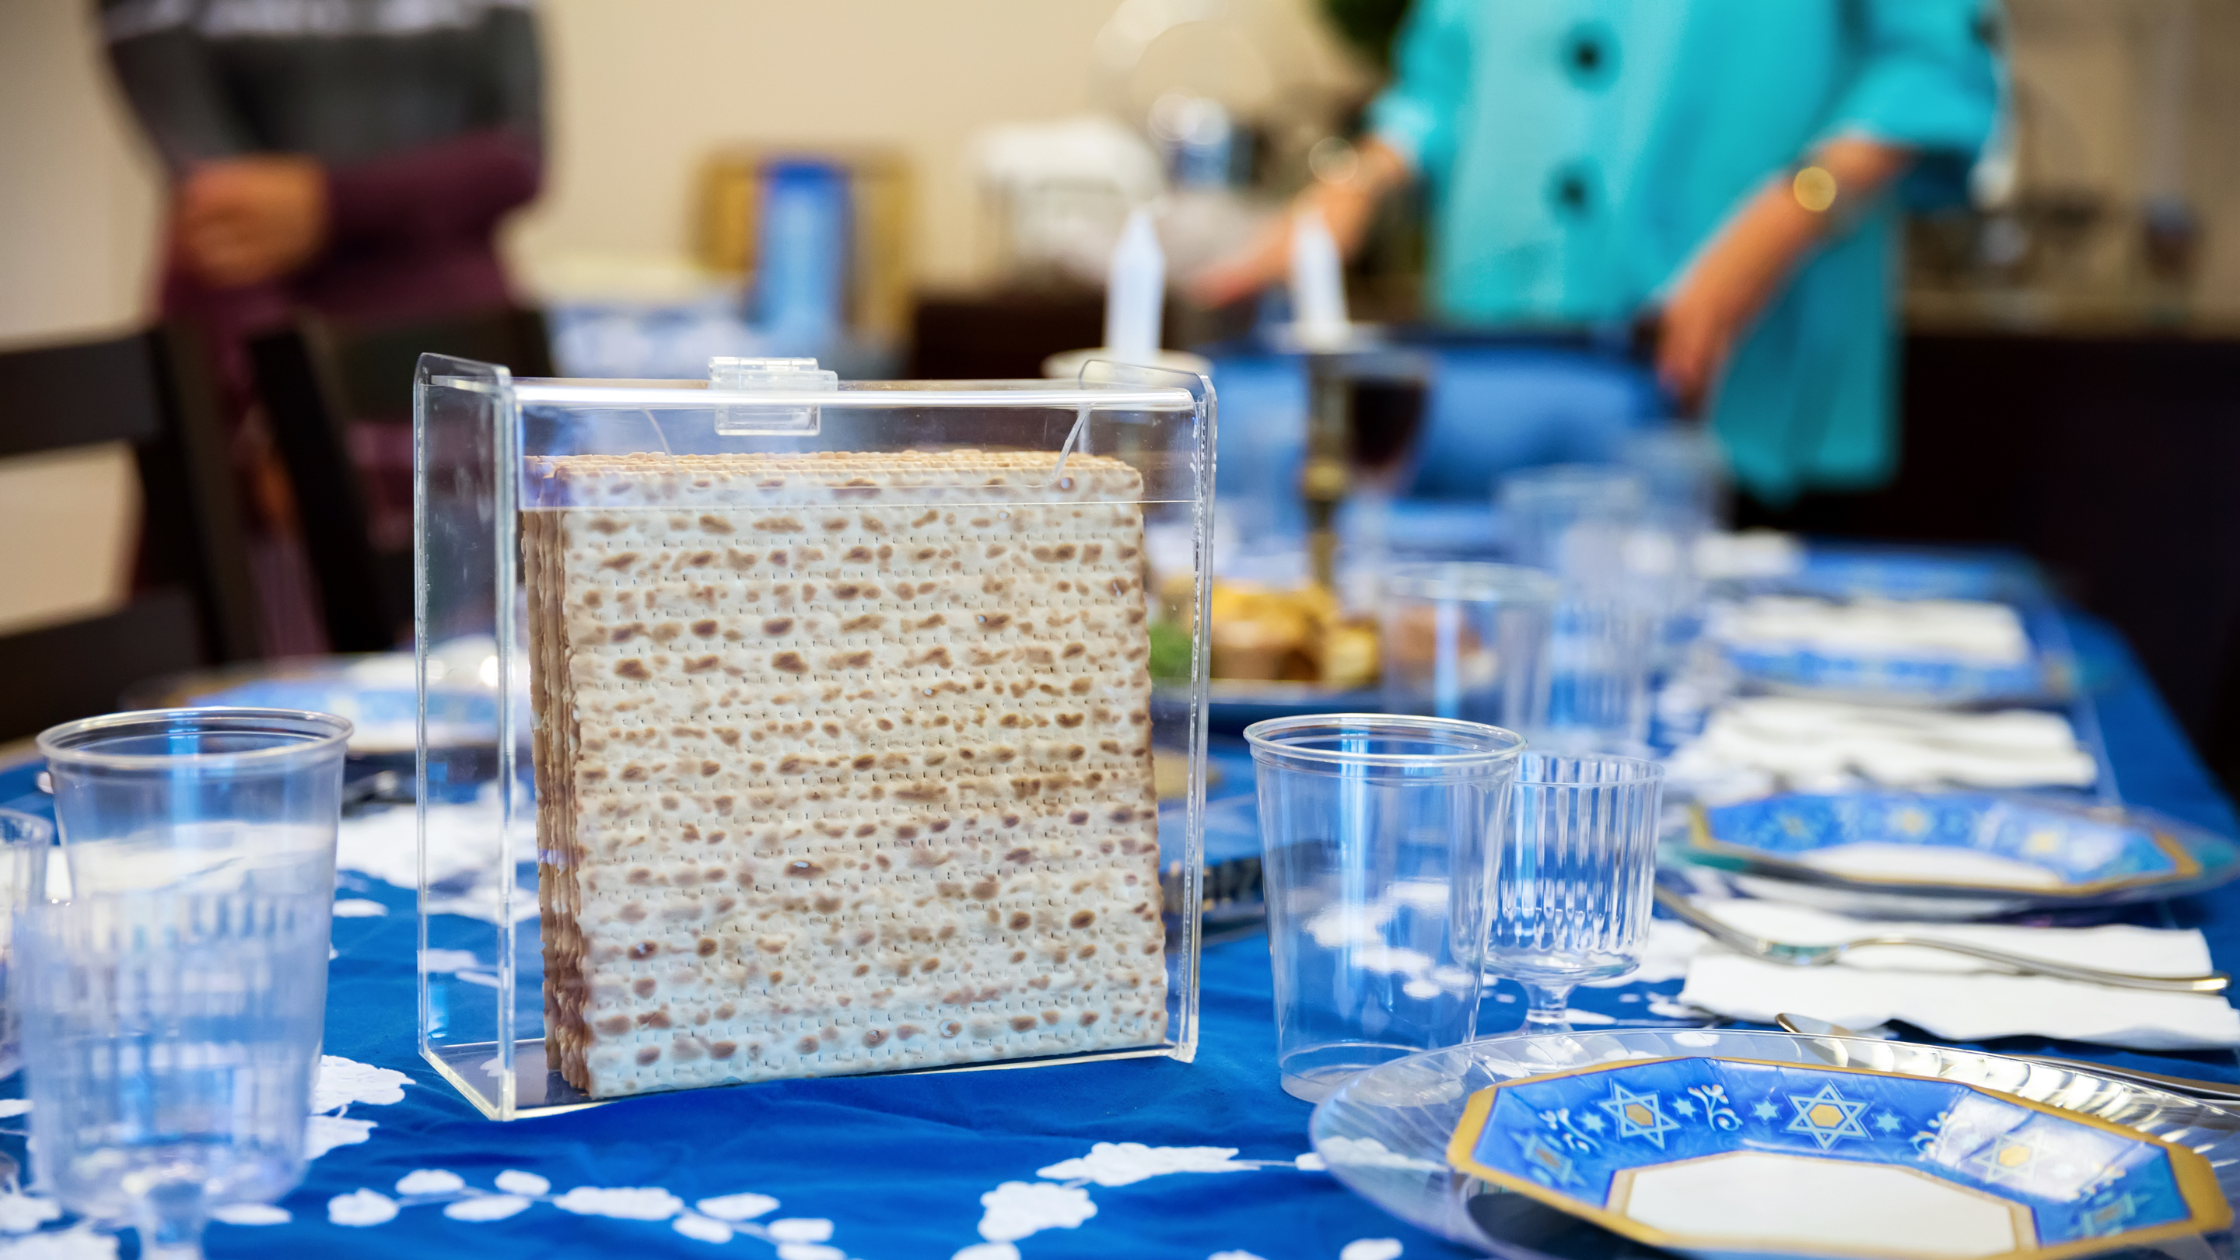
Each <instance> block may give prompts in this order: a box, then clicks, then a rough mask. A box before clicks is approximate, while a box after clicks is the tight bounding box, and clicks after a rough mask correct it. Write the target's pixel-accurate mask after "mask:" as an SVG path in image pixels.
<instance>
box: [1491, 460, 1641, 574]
mask: <svg viewBox="0 0 2240 1260" xmlns="http://www.w3.org/2000/svg"><path fill="white" fill-rule="evenodd" d="M1494 497H1495V504H1496V506H1497V507H1498V508H1499V509H1500V512H1501V519H1502V525H1503V528H1504V529H1506V531H1507V532H1508V539H1509V559H1510V560H1511V561H1512V562H1514V563H1517V564H1521V565H1526V566H1529V567H1531V568H1535V569H1545V570H1547V571H1548V572H1550V573H1553V574H1555V575H1556V576H1558V577H1559V578H1561V579H1562V580H1563V581H1564V583H1565V584H1566V585H1568V586H1579V585H1586V586H1592V587H1596V588H1610V589H1616V588H1617V587H1619V586H1621V585H1622V584H1623V583H1624V581H1625V574H1626V560H1627V557H1626V548H1627V545H1628V543H1629V542H1630V541H1631V539H1632V537H1633V534H1634V531H1635V530H1636V529H1637V528H1638V527H1639V525H1640V523H1641V517H1642V512H1643V510H1644V508H1645V506H1646V503H1647V491H1646V489H1645V488H1644V487H1643V485H1642V482H1641V478H1640V477H1639V476H1637V475H1635V474H1634V473H1633V472H1631V471H1630V470H1628V469H1625V468H1620V467H1617V466H1616V465H1606V464H1551V465H1548V466H1546V467H1542V468H1527V469H1524V470H1523V471H1521V472H1514V473H1510V474H1509V475H1508V476H1506V477H1503V478H1502V479H1501V482H1500V484H1499V486H1498V487H1497V488H1496V491H1495V496H1494Z"/></svg>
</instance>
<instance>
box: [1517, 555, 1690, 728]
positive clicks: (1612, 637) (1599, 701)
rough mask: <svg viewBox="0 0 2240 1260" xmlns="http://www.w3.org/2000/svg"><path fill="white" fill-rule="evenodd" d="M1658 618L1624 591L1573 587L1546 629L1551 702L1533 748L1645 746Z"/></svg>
mask: <svg viewBox="0 0 2240 1260" xmlns="http://www.w3.org/2000/svg"><path fill="white" fill-rule="evenodd" d="M1663 624H1664V622H1663V619H1662V618H1660V617H1659V616H1658V615H1657V613H1656V611H1655V610H1654V609H1652V608H1650V607H1648V606H1646V605H1643V604H1640V603H1636V602H1635V601H1634V600H1632V599H1630V598H1627V597H1626V596H1624V595H1601V594H1596V593H1593V592H1574V593H1569V594H1567V595H1566V596H1565V597H1564V598H1563V599H1561V600H1560V601H1558V602H1557V604H1556V606H1555V612H1554V614H1553V616H1552V618H1551V621H1550V626H1549V632H1548V702H1547V705H1546V707H1545V708H1543V709H1542V710H1541V717H1540V720H1539V721H1538V722H1536V723H1534V724H1532V725H1529V726H1527V727H1526V728H1525V729H1526V730H1527V731H1528V732H1529V733H1530V734H1531V736H1532V744H1533V747H1535V748H1539V749H1544V750H1546V751H1549V752H1563V753H1572V754H1580V753H1621V754H1628V755H1639V754H1641V753H1644V752H1646V751H1647V749H1648V739H1649V674H1650V669H1651V666H1652V664H1653V663H1654V661H1655V659H1656V652H1657V647H1658V645H1659V642H1660V640H1659V633H1660V630H1661V628H1662V626H1663Z"/></svg>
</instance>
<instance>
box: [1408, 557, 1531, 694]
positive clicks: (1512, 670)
mask: <svg viewBox="0 0 2240 1260" xmlns="http://www.w3.org/2000/svg"><path fill="white" fill-rule="evenodd" d="M1556 597H1557V586H1556V582H1555V579H1554V578H1552V577H1550V576H1549V575H1547V574H1546V573H1542V572H1540V571H1539V570H1537V569H1524V568H1517V567H1514V566H1510V565H1504V564H1478V563H1471V562H1460V561H1458V562H1451V563H1443V564H1411V565H1403V566H1400V567H1398V568H1395V569H1393V570H1392V571H1391V572H1389V573H1387V574H1386V575H1385V582H1384V596H1383V599H1382V601H1381V603H1382V606H1383V609H1382V611H1383V630H1384V634H1383V640H1382V655H1383V657H1384V707H1385V711H1386V712H1388V713H1403V714H1416V715H1420V716H1424V717H1442V718H1458V719H1461V720H1463V721H1468V722H1483V723H1486V724H1487V725H1490V726H1500V727H1507V728H1509V729H1512V730H1528V729H1530V728H1531V727H1533V726H1535V725H1537V724H1538V723H1539V722H1540V720H1541V718H1542V716H1543V714H1544V711H1545V709H1546V706H1547V698H1548V630H1549V624H1550V617H1551V615H1552V614H1553V612H1554V609H1555V604H1556Z"/></svg>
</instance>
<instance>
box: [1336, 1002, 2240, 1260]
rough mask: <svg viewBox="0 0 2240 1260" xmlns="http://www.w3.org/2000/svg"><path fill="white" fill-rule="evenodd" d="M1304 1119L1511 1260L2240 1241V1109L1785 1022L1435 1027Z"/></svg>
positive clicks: (1388, 1185) (1373, 1181)
mask: <svg viewBox="0 0 2240 1260" xmlns="http://www.w3.org/2000/svg"><path fill="white" fill-rule="evenodd" d="M1312 1133H1313V1139H1314V1145H1315V1150H1316V1152H1317V1153H1318V1154H1320V1155H1321V1156H1322V1158H1323V1161H1324V1163H1325V1164H1327V1165H1328V1167H1329V1169H1330V1171H1331V1172H1332V1173H1333V1174H1334V1175H1336V1176H1337V1177H1338V1178H1339V1179H1340V1180H1341V1181H1343V1182H1344V1183H1345V1184H1346V1185H1347V1186H1348V1187H1349V1188H1351V1189H1353V1190H1355V1191H1357V1192H1359V1193H1361V1194H1363V1195H1365V1196H1367V1197H1368V1198H1370V1199H1371V1200H1373V1201H1375V1202H1377V1203H1378V1204H1380V1205H1381V1206H1383V1207H1385V1208H1386V1209H1387V1210H1389V1211H1391V1212H1393V1213H1394V1214H1396V1215H1398V1216H1401V1217H1403V1218H1405V1219H1406V1220H1408V1221H1410V1222H1411V1223H1413V1224H1416V1225H1418V1226H1421V1227H1423V1228H1425V1229H1428V1230H1431V1231H1433V1232H1435V1233H1438V1234H1441V1235H1443V1236H1445V1237H1447V1238H1448V1239H1451V1240H1453V1241H1455V1242H1459V1243H1464V1244H1467V1245H1472V1246H1476V1247H1479V1248H1481V1249H1483V1250H1486V1251H1489V1252H1492V1253H1494V1254H1496V1255H1502V1256H1506V1257H1513V1258H1514V1260H1624V1258H1626V1257H1634V1256H1640V1255H1642V1254H1644V1251H1645V1249H1646V1248H1659V1249H1664V1250H1668V1251H1676V1252H1681V1253H1685V1254H1688V1255H1692V1256H1701V1257H1707V1258H1709V1260H1790V1258H1795V1260H1852V1258H1854V1257H1856V1258H1858V1260H2061V1258H2065V1257H2070V1256H2082V1255H2089V1254H2098V1253H2102V1252H2110V1251H2120V1250H2125V1249H2129V1248H2135V1247H2160V1248H2161V1249H2162V1250H2164V1251H2166V1252H2167V1253H2168V1254H2170V1255H2172V1256H2178V1257H2184V1258H2187V1260H2211V1258H2212V1257H2215V1258H2217V1260H2232V1256H2233V1237H2232V1230H2231V1226H2232V1219H2233V1216H2232V1210H2231V1208H2230V1207H2228V1206H2227V1196H2228V1195H2240V1115H2235V1114H2233V1113H2231V1112H2226V1111H2222V1110H2219V1109H2217V1108H2215V1107H2212V1106H2207V1105H2204V1104H2202V1103H2198V1102H2195V1101H2192V1100H2188V1099H2184V1098H2180V1097H2178V1096H2176V1095H2173V1094H2166V1093H2162V1092H2161V1091H2158V1090H2152V1089H2145V1088H2141V1087H2139V1086H2135V1085H2130V1084H2126V1083H2123V1082H2120V1081H2115V1080H2111V1079H2108V1078H2105V1077H2099V1076H2095V1075H2092V1074H2091V1073H2089V1072H2085V1071H2071V1070H2068V1069H2064V1068H2054V1067H2048V1066H2045V1065H2043V1064H2035V1063H2025V1062H2022V1061H2020V1060H2015V1059H2006V1058H2001V1057H1999V1056H1996V1055H1986V1054H1978V1053H1974V1052H1971V1051H1965V1050H1957V1049H1951V1048H1948V1047H1942V1046H1925V1045H1913V1044H1908V1043H1903V1042H1883V1041H1865V1040H1858V1039H1853V1038H1841V1037H1803V1036H1795V1035H1791V1034H1788V1033H1760V1032H1740V1031H1723V1030H1720V1031H1713V1030H1683V1031H1677V1032H1675V1031H1669V1030H1662V1029H1624V1030H1616V1031H1611V1032H1602V1033H1572V1034H1564V1033H1556V1034H1547V1033H1543V1034H1536V1035H1519V1036H1510V1037H1497V1038H1492V1039H1489V1040H1485V1041H1478V1042H1473V1043H1471V1044H1469V1045H1464V1046H1457V1047H1454V1048H1451V1049H1447V1050H1434V1051H1428V1052H1425V1053H1423V1054H1418V1055H1413V1056H1410V1057H1408V1058H1405V1059H1400V1060H1396V1061H1395V1062H1392V1063H1388V1064H1385V1065H1383V1066H1382V1067H1379V1068H1376V1069H1374V1070H1372V1071H1369V1072H1365V1073H1363V1074H1362V1075H1360V1076H1358V1077H1355V1078H1354V1079H1353V1080H1352V1081H1349V1082H1348V1083H1347V1084H1346V1085H1345V1086H1344V1087H1342V1088H1341V1089H1339V1090H1338V1092H1337V1093H1335V1094H1333V1095H1331V1097H1330V1098H1329V1099H1327V1100H1326V1101H1324V1102H1323V1103H1322V1105H1321V1106H1319V1107H1317V1108H1316V1109H1315V1115H1314V1121H1313V1125H1312ZM2181 1240H2183V1241H2181Z"/></svg>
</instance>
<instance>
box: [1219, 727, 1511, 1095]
mask: <svg viewBox="0 0 2240 1260" xmlns="http://www.w3.org/2000/svg"><path fill="white" fill-rule="evenodd" d="M1245 739H1246V740H1247V741H1248V742H1249V743H1250V744H1251V745H1252V757H1253V760H1254V762H1255V763H1256V767H1257V775H1258V780H1259V790H1260V844H1261V854H1262V856H1261V878H1262V881H1263V888H1264V895H1265V897H1266V900H1267V905H1268V947H1269V953H1270V954H1271V955H1272V958H1273V962H1274V967H1275V998H1276V1057H1277V1061H1278V1064H1279V1066H1280V1069H1281V1072H1282V1083H1283V1088H1284V1091H1285V1092H1286V1093H1288V1094H1291V1095H1292V1096H1293V1097H1296V1098H1304V1099H1306V1100H1307V1101H1309V1102H1318V1101H1320V1100H1321V1099H1323V1098H1324V1097H1326V1096H1328V1095H1329V1094H1330V1093H1331V1091H1333V1090H1335V1089H1337V1088H1338V1086H1340V1085H1342V1084H1344V1083H1345V1082H1346V1081H1347V1080H1348V1079H1350V1078H1351V1077H1352V1076H1353V1075H1354V1074H1355V1073H1358V1072H1361V1071H1363V1070H1366V1069H1368V1068H1372V1067H1375V1066H1377V1065H1378V1064H1380V1063H1384V1062H1387V1061H1389V1060H1392V1059H1396V1058H1399V1057H1401V1056H1403V1055H1408V1054H1413V1053H1415V1052H1416V1051H1418V1050H1428V1049H1432V1048H1435V1047H1438V1046H1450V1045H1456V1044H1459V1043H1461V1042H1464V1041H1467V1040H1469V1039H1470V1037H1471V1034H1472V1031H1473V1026H1474V1022H1475V1019H1476V1010H1477V1004H1478V989H1479V984H1480V974H1481V961H1482V960H1481V957H1480V955H1481V953H1482V951H1483V947H1484V942H1485V939H1486V936H1485V933H1486V917H1485V916H1486V911H1485V897H1484V893H1485V872H1486V869H1487V862H1488V847H1487V846H1488V845H1489V844H1490V843H1491V841H1492V840H1493V838H1494V837H1495V836H1496V835H1497V834H1498V833H1499V832H1500V831H1501V828H1502V825H1503V822H1504V820H1505V818H1506V812H1505V811H1506V809H1507V803H1508V791H1509V784H1510V782H1511V780H1512V779H1513V778H1514V777H1515V773H1516V764H1517V756H1518V753H1519V752H1520V751H1521V750H1522V748H1523V747H1524V740H1523V739H1522V738H1521V737H1520V736H1518V735H1516V734H1515V733H1514V732H1511V731H1505V730H1501V729H1500V728H1498V727H1492V726H1486V725H1483V724H1481V723H1477V722H1457V721H1450V720H1446V719H1440V718H1424V717H1388V716H1384V715H1381V714H1330V715H1314V716H1309V717H1295V718H1280V719H1277V720H1275V721H1270V722H1259V723H1255V724H1254V725H1252V726H1250V727H1247V728H1246V729H1245Z"/></svg>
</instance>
